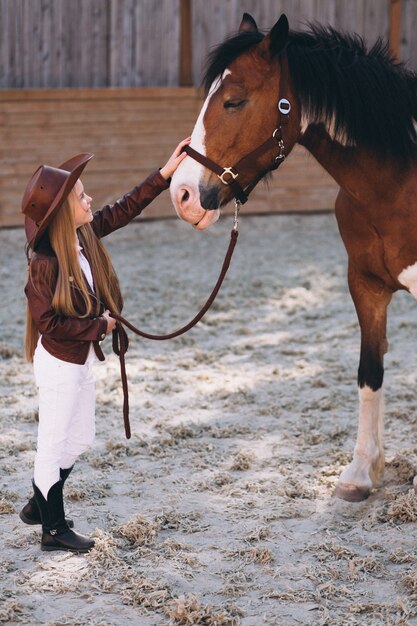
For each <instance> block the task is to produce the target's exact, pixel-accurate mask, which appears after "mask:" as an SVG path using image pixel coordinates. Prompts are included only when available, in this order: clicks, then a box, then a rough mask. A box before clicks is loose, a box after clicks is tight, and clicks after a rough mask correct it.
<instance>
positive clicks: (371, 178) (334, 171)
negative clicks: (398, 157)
mask: <svg viewBox="0 0 417 626" xmlns="http://www.w3.org/2000/svg"><path fill="white" fill-rule="evenodd" d="M298 143H299V144H300V145H302V146H304V147H305V148H306V149H307V150H308V151H309V152H310V153H311V154H312V155H313V156H314V158H315V159H316V160H317V161H318V162H319V163H320V165H322V167H324V169H325V170H326V171H327V172H328V173H329V174H330V176H332V178H333V179H334V180H335V181H336V182H337V184H338V185H339V186H340V187H341V188H342V189H344V190H345V191H346V192H347V193H348V194H349V195H350V196H352V197H353V198H354V199H355V200H356V201H358V202H360V203H361V204H369V203H373V202H375V201H377V200H378V198H381V197H383V198H385V200H386V199H387V198H388V197H390V196H392V195H393V194H395V192H396V190H397V189H398V183H399V180H400V179H401V178H402V177H404V176H405V173H404V171H401V170H400V168H399V167H397V166H396V165H395V163H393V162H390V163H387V164H384V163H381V162H380V161H378V160H377V159H376V157H374V156H373V155H372V154H371V153H370V152H369V151H367V150H364V149H361V148H357V147H348V146H344V145H343V144H341V143H340V142H338V141H336V140H334V139H332V137H331V136H330V134H329V133H328V131H327V129H326V127H325V126H324V124H310V125H309V126H308V128H307V130H306V131H305V132H304V133H303V135H302V136H301V137H300V138H299V140H298Z"/></svg>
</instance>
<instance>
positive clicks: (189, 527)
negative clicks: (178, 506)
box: [156, 509, 209, 534]
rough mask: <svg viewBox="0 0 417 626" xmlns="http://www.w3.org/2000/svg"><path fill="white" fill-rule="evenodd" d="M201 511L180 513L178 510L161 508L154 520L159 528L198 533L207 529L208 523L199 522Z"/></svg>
mask: <svg viewBox="0 0 417 626" xmlns="http://www.w3.org/2000/svg"><path fill="white" fill-rule="evenodd" d="M200 520H201V513H200V512H199V511H189V512H188V513H182V512H180V511H175V510H173V509H171V510H168V511H167V510H163V511H162V513H160V514H159V515H158V516H157V517H156V521H157V523H158V525H159V528H160V530H182V532H184V533H188V534H191V533H198V532H200V531H202V530H205V529H207V528H208V527H209V526H208V525H202V524H201V523H200Z"/></svg>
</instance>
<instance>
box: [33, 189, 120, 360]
mask: <svg viewBox="0 0 417 626" xmlns="http://www.w3.org/2000/svg"><path fill="white" fill-rule="evenodd" d="M74 201H75V192H74V189H73V190H72V191H71V193H70V194H69V196H68V198H67V200H66V201H65V202H64V203H63V205H62V207H61V208H60V209H59V211H58V212H57V214H56V215H55V217H54V219H53V220H52V222H51V224H50V225H49V227H48V237H49V242H50V245H51V247H52V249H53V251H54V252H55V255H56V258H57V261H58V275H57V276H56V284H55V285H54V284H53V283H54V281H55V277H54V276H53V273H52V272H50V274H47V275H45V276H44V279H45V281H46V282H47V283H49V286H50V288H51V291H53V297H52V308H53V309H54V311H55V312H56V313H57V314H58V315H64V316H66V317H80V318H84V317H89V316H99V315H100V313H102V312H103V308H102V307H105V308H106V309H109V310H110V311H111V312H112V313H120V312H121V310H122V307H123V299H122V295H121V292H120V285H119V280H118V278H117V275H116V272H115V270H114V267H113V265H112V262H111V260H110V257H109V255H108V252H107V250H106V249H105V247H104V246H103V244H102V242H101V241H100V239H99V238H98V237H97V235H96V234H95V233H94V231H93V229H92V227H91V224H84V225H83V226H81V227H79V228H78V229H76V227H75V221H74V208H73V207H74ZM75 233H77V234H78V238H79V241H80V245H81V247H82V248H83V251H84V254H85V256H86V257H87V258H88V261H89V263H90V267H91V273H92V275H93V280H94V288H95V305H92V304H91V293H90V292H89V291H88V288H87V285H86V282H85V279H84V275H83V273H82V270H81V267H80V262H79V256H78V251H77V248H76V234H75ZM35 257H36V254H34V256H33V258H35ZM29 280H32V274H31V266H30V267H29ZM74 289H75V290H77V292H78V294H79V296H80V297H81V301H82V307H83V310H82V311H80V310H79V309H78V308H76V307H75V303H74V299H73V291H74ZM38 338H39V330H38V328H37V326H36V324H35V321H34V319H33V317H32V315H31V313H30V309H29V306H28V307H27V314H26V338H25V355H26V358H27V360H28V361H33V354H34V352H35V348H36V344H37V341H38Z"/></svg>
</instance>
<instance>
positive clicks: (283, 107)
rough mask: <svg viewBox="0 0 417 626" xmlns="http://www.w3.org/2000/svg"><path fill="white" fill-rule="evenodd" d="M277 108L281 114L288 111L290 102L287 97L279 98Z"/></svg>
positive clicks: (285, 113)
mask: <svg viewBox="0 0 417 626" xmlns="http://www.w3.org/2000/svg"><path fill="white" fill-rule="evenodd" d="M278 110H279V112H280V113H282V114H283V115H288V113H289V112H290V111H291V102H290V101H289V100H287V98H281V100H280V101H279V102H278Z"/></svg>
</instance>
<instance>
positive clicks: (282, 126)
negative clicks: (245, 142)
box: [183, 52, 291, 204]
mask: <svg viewBox="0 0 417 626" xmlns="http://www.w3.org/2000/svg"><path fill="white" fill-rule="evenodd" d="M287 91H288V59H287V55H286V53H285V52H283V53H282V58H281V78H280V84H279V99H278V120H277V125H276V128H275V130H274V132H273V133H272V135H271V136H270V137H269V138H268V139H267V140H266V141H264V143H263V144H261V145H260V146H258V147H257V148H255V149H254V150H252V152H250V153H249V154H247V155H246V156H244V157H243V158H242V159H240V161H238V162H237V163H236V165H233V166H231V167H221V166H220V165H218V164H217V163H215V162H214V161H212V160H211V159H209V158H208V157H206V156H205V155H204V154H201V153H200V152H197V150H194V148H191V147H190V146H185V147H184V148H183V151H184V152H186V153H187V154H188V156H190V157H191V158H193V159H194V160H195V161H198V162H199V163H201V165H203V166H204V167H207V168H208V169H209V170H211V171H212V172H214V173H215V174H217V176H218V178H220V180H221V181H222V183H223V184H224V185H228V186H229V187H230V189H231V190H232V193H233V196H234V198H235V199H236V200H237V201H238V202H240V204H245V202H246V201H247V199H248V196H249V194H250V193H251V191H252V190H253V189H254V188H255V187H256V185H257V184H258V182H259V181H260V180H261V178H262V177H263V176H264V174H266V172H270V171H272V170H276V169H277V168H278V167H279V166H280V165H281V163H282V162H283V161H284V159H285V157H286V154H285V141H286V137H285V135H286V126H287V124H288V115H289V112H290V111H291V103H290V101H289V100H288V99H287V98H286V97H285V94H286V93H287ZM276 147H278V149H279V153H278V155H277V156H276V157H275V158H274V161H273V163H272V165H271V166H270V167H269V168H268V169H267V170H266V171H262V172H261V173H260V174H259V175H258V176H257V177H256V178H255V180H254V181H253V182H251V183H250V184H249V185H247V186H246V187H245V188H243V187H242V185H241V184H240V182H239V181H238V180H237V179H238V177H239V176H241V175H242V172H244V171H245V168H247V167H249V166H251V165H252V163H253V161H254V160H255V159H257V158H258V157H259V156H260V155H261V154H263V153H264V152H267V151H268V150H270V149H272V148H276Z"/></svg>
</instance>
